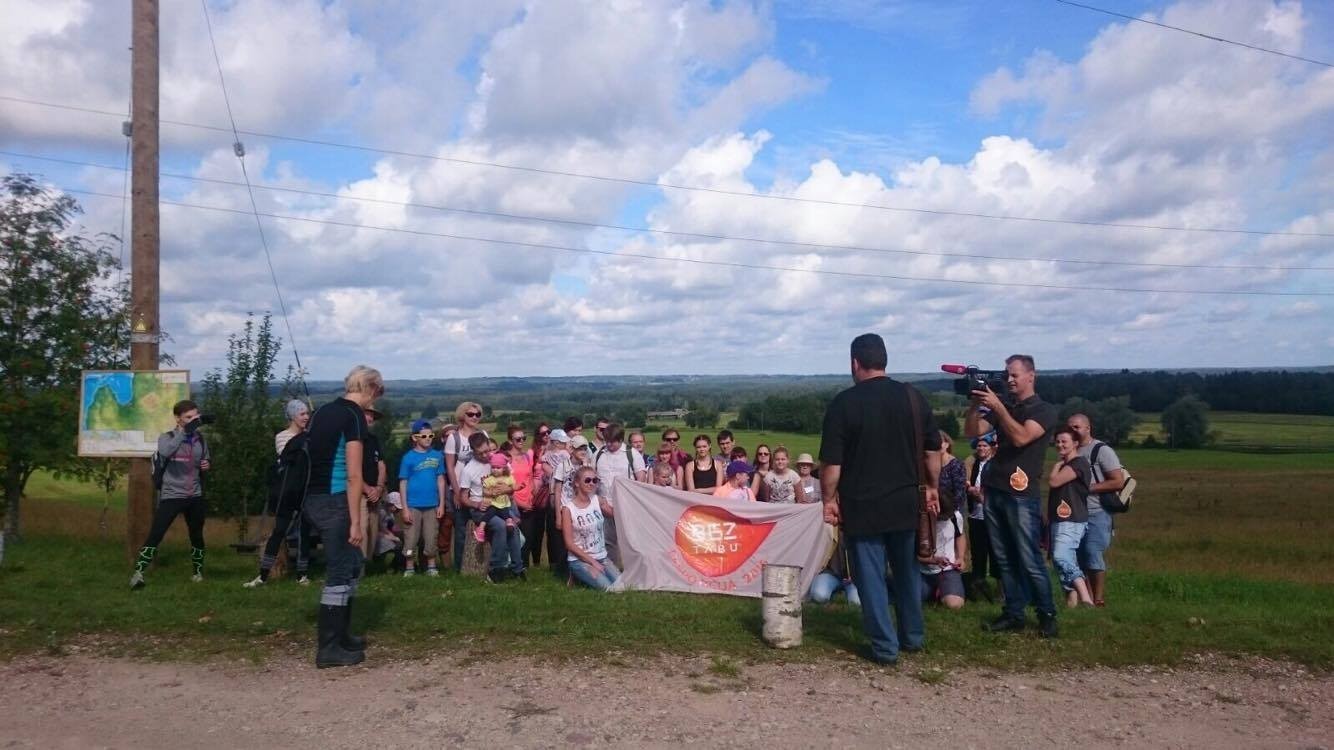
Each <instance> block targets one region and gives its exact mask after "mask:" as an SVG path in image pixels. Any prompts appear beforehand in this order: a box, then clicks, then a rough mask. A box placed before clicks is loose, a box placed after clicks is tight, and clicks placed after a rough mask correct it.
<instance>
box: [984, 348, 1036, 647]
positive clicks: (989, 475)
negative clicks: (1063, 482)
mask: <svg viewBox="0 0 1334 750" xmlns="http://www.w3.org/2000/svg"><path fill="white" fill-rule="evenodd" d="M1036 381H1037V370H1036V368H1035V367H1034V364H1033V358H1032V357H1030V356H1028V355H1026V354H1015V355H1013V356H1011V357H1010V358H1008V359H1006V360H1005V382H1006V384H1007V385H1008V386H1009V390H1010V393H1011V394H1013V395H1014V404H1013V405H1011V406H1009V407H1006V406H1005V404H1004V403H1003V402H1002V401H1001V399H1000V396H999V395H998V394H996V393H995V392H993V391H991V390H990V389H985V390H980V391H973V394H972V405H971V406H970V407H969V408H968V415H967V417H966V419H965V421H964V432H965V433H966V434H967V435H968V436H969V437H978V436H981V435H984V434H986V433H987V432H989V431H991V430H992V429H993V428H994V429H995V430H996V437H997V445H996V456H995V457H994V458H992V459H991V461H990V462H988V464H987V469H986V472H984V473H983V475H982V488H983V491H984V492H985V493H986V509H987V512H986V514H987V530H988V531H989V532H990V537H991V551H992V556H993V558H994V560H995V561H996V563H997V564H998V565H999V567H1000V571H1001V586H1002V587H1003V588H1004V590H1005V608H1004V610H1003V611H1002V612H1001V615H1000V616H999V617H997V618H996V619H995V620H993V621H991V622H990V623H988V624H987V625H986V629H987V630H990V631H992V632H1001V631H1007V630H1023V628H1024V607H1025V606H1026V605H1027V604H1028V603H1029V602H1032V603H1033V606H1034V608H1035V609H1037V613H1038V624H1039V627H1040V628H1041V633H1042V635H1043V636H1044V637H1047V638H1055V637H1056V635H1057V628H1056V607H1055V605H1054V604H1053V600H1052V593H1051V579H1050V578H1049V577H1048V575H1047V566H1046V563H1045V561H1044V560H1043V557H1042V550H1041V549H1040V548H1039V546H1038V537H1039V535H1041V533H1042V500H1041V497H1042V496H1041V494H1040V492H1039V488H1038V485H1039V482H1040V480H1041V478H1042V461H1043V458H1044V457H1045V455H1046V452H1047V444H1048V443H1049V442H1050V438H1051V431H1052V429H1053V428H1054V427H1055V426H1056V423H1057V421H1058V418H1057V416H1058V415H1057V412H1056V407H1055V406H1052V405H1051V404H1049V403H1047V402H1045V401H1043V400H1042V399H1041V398H1039V397H1038V395H1037V390H1036V385H1035V383H1036Z"/></svg>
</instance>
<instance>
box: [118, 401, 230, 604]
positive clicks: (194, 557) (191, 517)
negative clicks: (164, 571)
mask: <svg viewBox="0 0 1334 750" xmlns="http://www.w3.org/2000/svg"><path fill="white" fill-rule="evenodd" d="M171 413H172V414H174V415H175V416H176V429H174V430H170V431H168V432H164V433H162V434H161V435H159V436H158V439H157V455H155V456H154V457H153V479H154V483H155V484H157V486H158V490H159V492H158V504H157V511H156V512H154V514H153V525H152V527H150V528H149V531H148V539H147V540H145V541H144V546H143V548H142V549H140V550H139V557H138V559H137V560H135V562H134V573H133V575H131V576H130V588H131V589H140V588H143V587H144V584H145V581H144V571H145V570H147V569H148V566H149V564H151V563H152V562H153V557H154V556H155V555H157V547H158V545H159V544H161V543H162V537H164V536H166V534H167V529H168V528H170V527H171V522H172V521H175V520H176V516H177V515H182V514H183V515H184V516H185V527H186V529H188V530H189V532H190V562H191V563H192V565H193V568H194V574H193V575H192V576H190V580H192V581H194V582H195V583H199V582H200V581H202V580H204V511H205V507H204V485H203V483H202V482H201V481H200V474H201V472H205V471H208V469H209V452H208V444H207V443H205V442H204V436H203V435H202V434H200V432H199V428H200V427H201V426H202V425H204V424H205V423H212V421H213V420H212V419H211V418H208V417H201V416H200V415H199V406H198V404H196V403H195V402H193V401H190V400H189V399H186V400H185V401H178V402H176V405H175V406H173V407H171Z"/></svg>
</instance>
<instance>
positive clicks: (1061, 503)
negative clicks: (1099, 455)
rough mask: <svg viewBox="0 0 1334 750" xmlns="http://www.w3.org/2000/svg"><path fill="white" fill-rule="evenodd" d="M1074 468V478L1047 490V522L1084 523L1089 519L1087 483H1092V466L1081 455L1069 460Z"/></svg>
mask: <svg viewBox="0 0 1334 750" xmlns="http://www.w3.org/2000/svg"><path fill="white" fill-rule="evenodd" d="M1069 466H1070V468H1072V469H1074V470H1075V478H1074V479H1072V480H1070V481H1069V482H1066V483H1065V484H1063V485H1061V486H1060V487H1052V488H1051V489H1049V490H1047V522H1048V523H1056V522H1057V521H1073V522H1075V523H1084V522H1086V521H1088V520H1089V506H1088V495H1089V485H1090V484H1092V483H1093V467H1091V466H1089V460H1088V459H1087V458H1084V457H1083V456H1075V457H1074V458H1072V459H1070V461H1069Z"/></svg>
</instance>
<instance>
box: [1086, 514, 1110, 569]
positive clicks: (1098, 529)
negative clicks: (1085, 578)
mask: <svg viewBox="0 0 1334 750" xmlns="http://www.w3.org/2000/svg"><path fill="white" fill-rule="evenodd" d="M1110 546H1112V514H1111V513H1108V512H1107V511H1090V512H1089V526H1088V528H1087V529H1085V530H1084V541H1082V542H1080V543H1079V567H1081V568H1083V569H1084V571H1085V572H1087V573H1093V572H1101V571H1105V570H1107V561H1106V560H1105V559H1103V553H1104V552H1106V551H1107V548H1108V547H1110Z"/></svg>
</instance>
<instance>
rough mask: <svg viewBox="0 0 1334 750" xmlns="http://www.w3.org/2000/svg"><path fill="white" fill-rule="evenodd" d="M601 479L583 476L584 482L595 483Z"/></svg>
mask: <svg viewBox="0 0 1334 750" xmlns="http://www.w3.org/2000/svg"><path fill="white" fill-rule="evenodd" d="M601 481H602V480H601V479H598V478H597V477H584V484H597V483H598V482H601Z"/></svg>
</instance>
